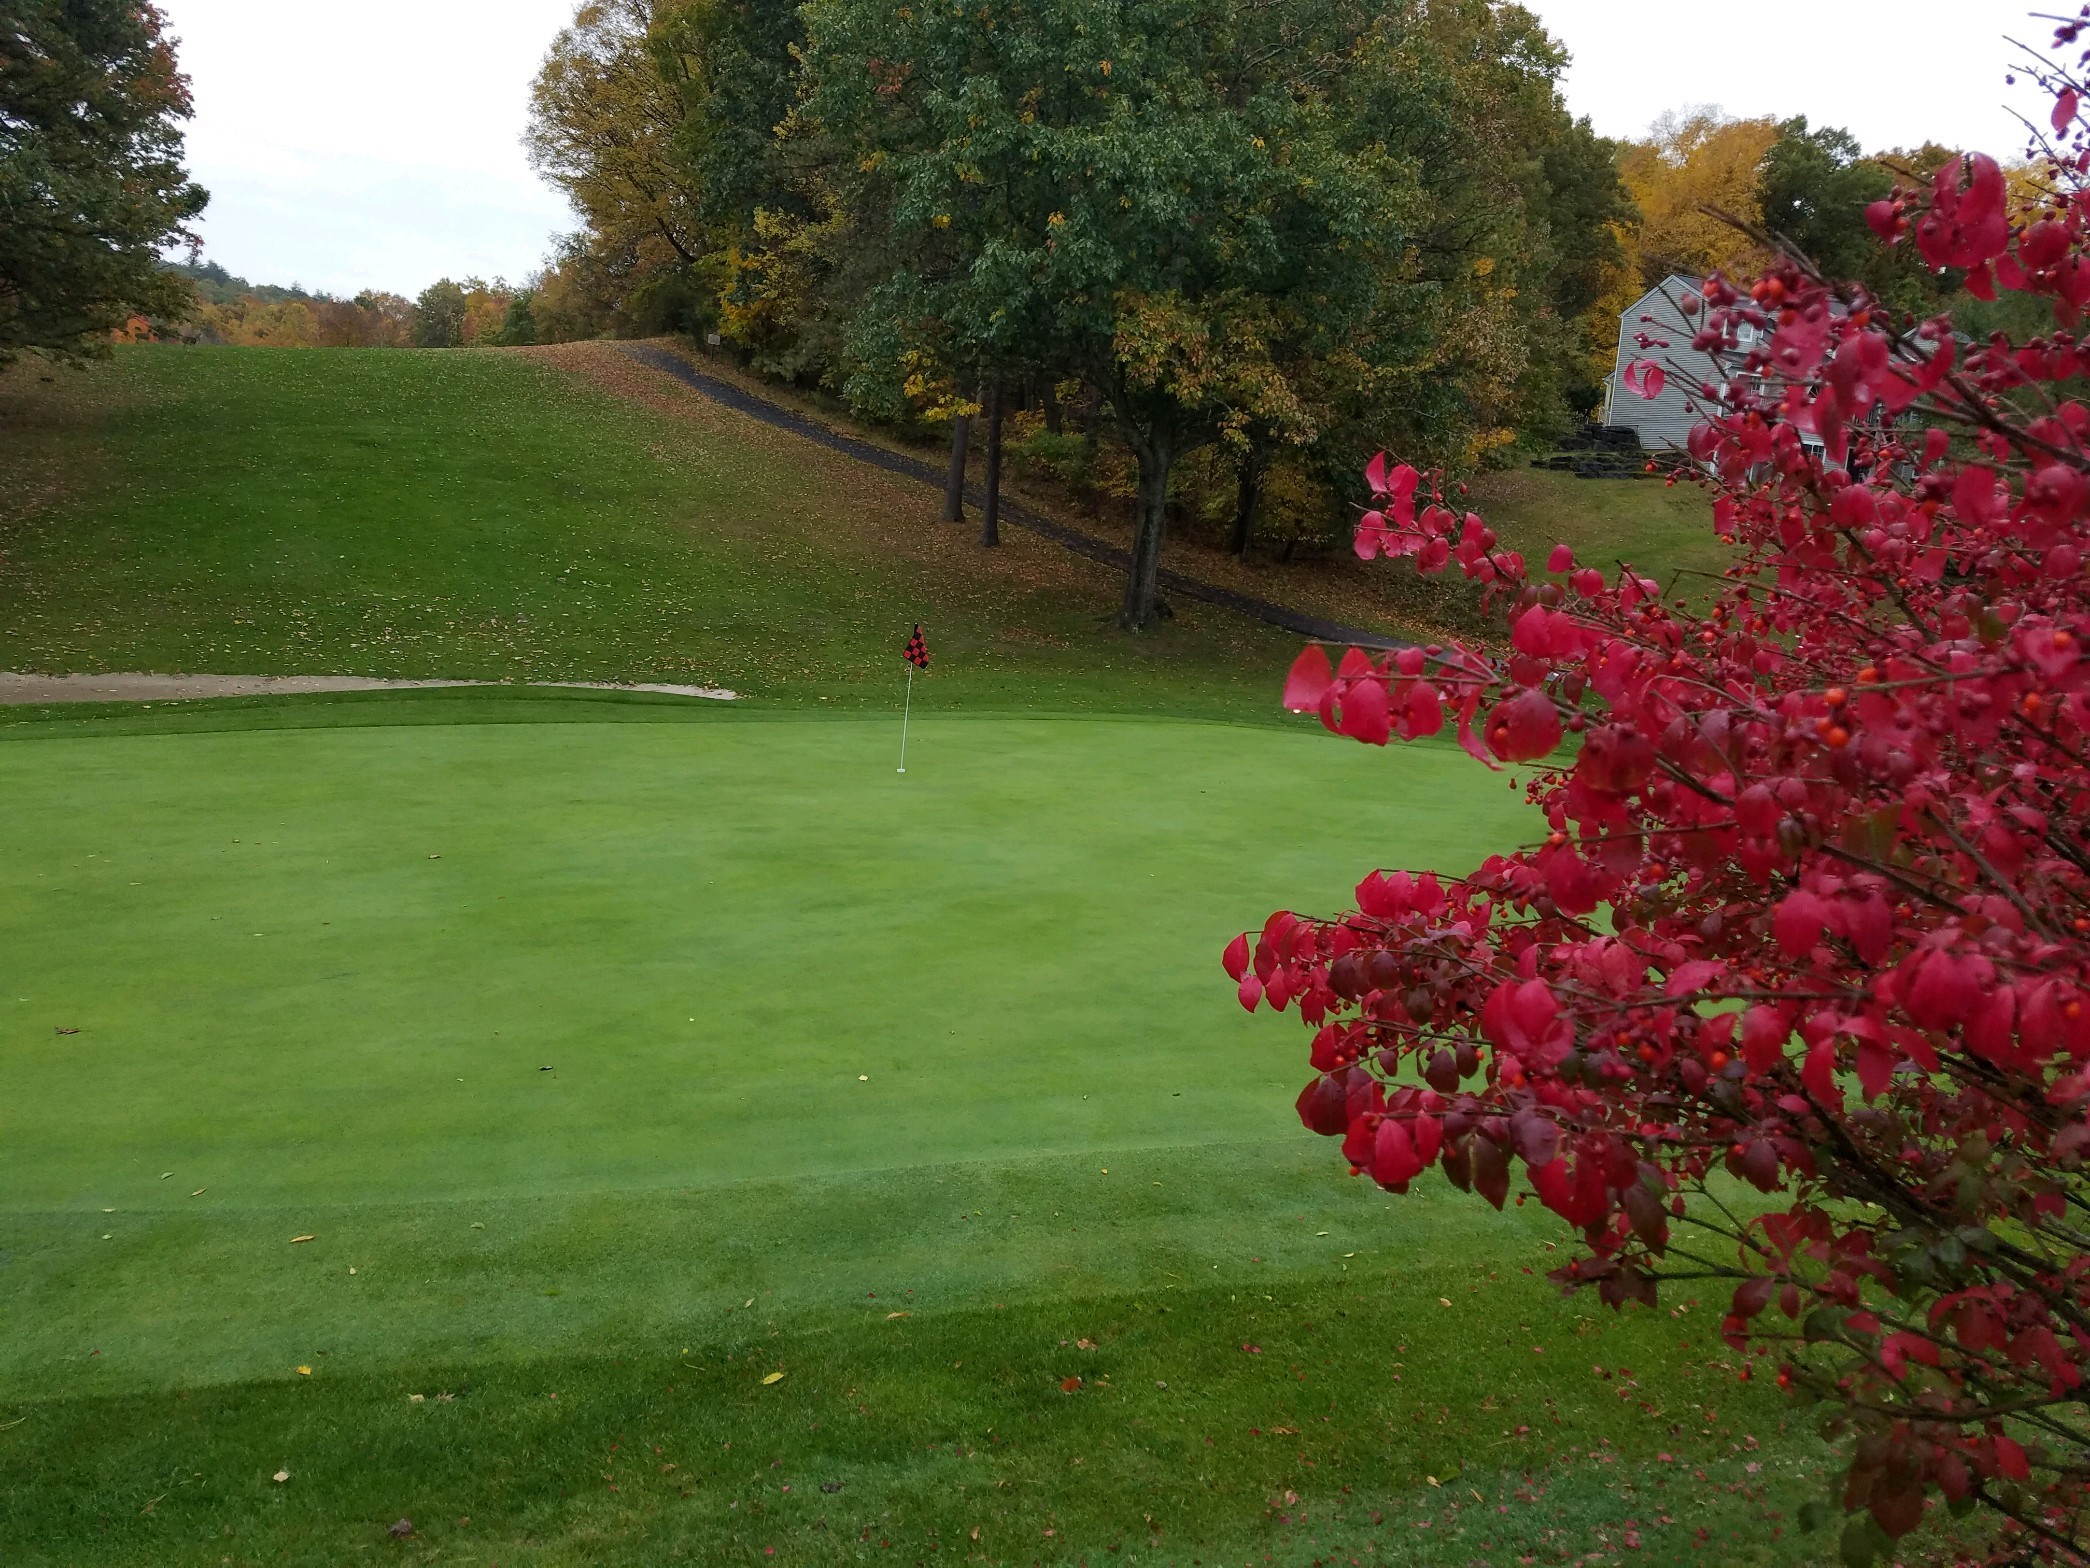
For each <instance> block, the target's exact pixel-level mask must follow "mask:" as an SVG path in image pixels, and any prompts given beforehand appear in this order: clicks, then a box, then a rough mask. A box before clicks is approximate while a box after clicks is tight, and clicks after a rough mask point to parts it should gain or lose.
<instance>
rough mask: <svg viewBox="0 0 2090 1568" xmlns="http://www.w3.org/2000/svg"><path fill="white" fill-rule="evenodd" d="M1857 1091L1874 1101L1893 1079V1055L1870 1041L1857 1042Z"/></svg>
mask: <svg viewBox="0 0 2090 1568" xmlns="http://www.w3.org/2000/svg"><path fill="white" fill-rule="evenodd" d="M1857 1065H1858V1090H1859V1092H1860V1093H1862V1094H1863V1095H1864V1096H1865V1098H1866V1099H1868V1100H1876V1099H1878V1098H1879V1097H1880V1095H1881V1094H1882V1093H1884V1092H1885V1090H1886V1087H1887V1085H1888V1084H1889V1083H1890V1082H1891V1081H1892V1080H1893V1077H1894V1053H1893V1052H1891V1051H1889V1050H1888V1049H1887V1048H1886V1047H1885V1046H1884V1045H1880V1044H1877V1043H1876V1042H1874V1041H1871V1040H1860V1041H1859V1042H1858V1064H1857Z"/></svg>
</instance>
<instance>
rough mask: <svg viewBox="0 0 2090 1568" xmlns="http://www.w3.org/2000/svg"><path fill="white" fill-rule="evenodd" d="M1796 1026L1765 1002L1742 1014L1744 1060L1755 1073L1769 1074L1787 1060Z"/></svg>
mask: <svg viewBox="0 0 2090 1568" xmlns="http://www.w3.org/2000/svg"><path fill="white" fill-rule="evenodd" d="M1791 1038H1792V1025H1791V1024H1790V1023H1789V1022H1787V1021H1786V1017H1785V1015H1784V1014H1783V1013H1781V1012H1779V1011H1778V1009H1777V1008H1775V1007H1766V1006H1764V1005H1763V1004H1762V1003H1758V1004H1757V1005H1756V1006H1754V1007H1752V1008H1750V1009H1749V1010H1748V1011H1747V1012H1745V1013H1744V1014H1742V1059H1743V1060H1744V1061H1746V1062H1747V1063H1748V1064H1749V1070H1750V1071H1751V1072H1758V1073H1767V1072H1769V1071H1770V1070H1771V1069H1772V1068H1774V1067H1776V1066H1777V1065H1778V1064H1779V1063H1780V1062H1782V1061H1784V1060H1785V1042H1786V1041H1787V1040H1789V1039H1791Z"/></svg>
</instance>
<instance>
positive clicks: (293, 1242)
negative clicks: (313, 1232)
mask: <svg viewBox="0 0 2090 1568" xmlns="http://www.w3.org/2000/svg"><path fill="white" fill-rule="evenodd" d="M191 1196H194V1194H191ZM317 1240H319V1238H318V1237H317V1236H293V1237H291V1238H290V1244H291V1245H292V1246H293V1247H295V1246H296V1245H297V1244H298V1243H299V1242H301V1241H317Z"/></svg>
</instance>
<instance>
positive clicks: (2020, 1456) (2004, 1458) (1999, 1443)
mask: <svg viewBox="0 0 2090 1568" xmlns="http://www.w3.org/2000/svg"><path fill="white" fill-rule="evenodd" d="M1996 1469H1997V1470H1998V1471H1999V1472H2001V1474H2002V1475H2003V1476H2004V1478H2005V1479H2007V1480H2011V1481H2029V1480H2031V1479H2032V1466H2031V1465H2030V1463H2028V1462H2027V1461H2026V1459H2025V1451H2024V1449H2022V1448H2020V1447H2019V1446H2018V1445H2017V1444H2016V1443H2015V1442H2013V1441H2012V1440H2011V1439H2010V1438H2007V1437H1998V1438H1997V1439H1996Z"/></svg>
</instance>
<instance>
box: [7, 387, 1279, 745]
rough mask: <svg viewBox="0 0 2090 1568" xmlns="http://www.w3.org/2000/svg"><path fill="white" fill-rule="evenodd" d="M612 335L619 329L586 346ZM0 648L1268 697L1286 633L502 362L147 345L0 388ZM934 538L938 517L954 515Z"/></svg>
mask: <svg viewBox="0 0 2090 1568" xmlns="http://www.w3.org/2000/svg"><path fill="white" fill-rule="evenodd" d="M604 352H607V351H604ZM0 432H4V435H0V471H4V473H5V474H6V476H7V477H8V479H10V480H12V481H14V482H11V483H0V669H17V670H22V669H27V670H124V669H145V670H161V671H203V672H223V673H236V674H357V675H379V676H398V677H457V678H475V679H497V680H505V679H531V678H535V679H584V680H675V681H692V680H694V681H697V682H700V683H703V684H710V685H724V686H730V687H733V688H735V689H738V690H743V691H746V692H748V693H750V694H751V695H752V696H753V697H754V698H755V699H756V700H757V701H760V702H762V703H765V704H779V703H781V704H794V705H805V704H820V703H826V704H828V705H830V706H833V705H841V706H848V705H851V704H855V703H871V704H873V705H883V704H885V703H887V702H888V701H890V700H891V697H892V695H893V688H894V684H895V677H896V676H897V675H898V673H899V670H900V665H899V660H898V654H899V649H900V646H901V644H902V643H903V642H904V641H905V639H906V636H907V632H908V628H909V627H910V626H911V625H912V624H913V623H914V622H915V621H921V622H922V623H924V625H925V626H926V627H927V628H928V632H929V637H930V647H931V650H932V653H933V654H934V655H935V664H934V669H933V674H932V682H933V684H932V686H931V689H930V693H929V694H928V695H929V696H930V700H931V701H932V702H933V701H943V702H946V703H949V704H953V705H959V706H965V707H979V706H987V707H994V706H1017V707H1025V708H1029V707H1036V706H1040V705H1042V706H1047V707H1055V708H1064V707H1072V708H1082V707H1091V706H1106V707H1119V708H1122V707H1125V706H1128V705H1129V706H1134V707H1148V706H1153V705H1155V704H1157V703H1158V704H1160V705H1163V706H1169V707H1173V708H1177V709H1182V708H1186V707H1187V708H1188V709H1190V710H1192V711H1208V712H1209V711H1221V712H1229V713H1233V712H1240V711H1244V710H1245V709H1246V708H1247V707H1249V706H1256V707H1263V708H1265V709H1266V711H1267V704H1268V702H1269V694H1270V693H1273V692H1274V691H1275V690H1276V689H1277V688H1276V686H1275V685H1274V684H1272V676H1271V674H1270V673H1269V672H1271V671H1273V670H1274V671H1276V672H1277V673H1278V675H1279V676H1281V674H1282V670H1283V667H1284V664H1285V663H1286V662H1288V660H1289V656H1290V654H1289V650H1290V648H1291V646H1292V643H1293V641H1294V640H1293V639H1287V638H1284V637H1281V636H1279V635H1278V634H1276V633H1273V632H1269V631H1267V630H1266V629H1264V628H1260V627H1257V626H1255V625H1254V624H1252V623H1249V622H1245V621H1242V620H1241V619H1239V618H1238V617H1234V616H1231V615H1226V614H1223V613H1221V612H1217V611H1213V610H1209V609H1206V608H1204V607H1201V606H1198V605H1195V604H1185V605H1182V606H1180V607H1179V613H1178V618H1177V619H1176V620H1175V621H1174V622H1173V623H1172V624H1171V625H1170V626H1169V627H1168V628H1167V630H1166V631H1165V633H1163V634H1162V635H1160V636H1156V637H1150V638H1144V639H1136V640H1127V639H1123V638H1120V637H1118V636H1116V635H1115V634H1114V633H1112V632H1110V631H1109V630H1108V628H1107V621H1108V618H1109V615H1110V612H1111V611H1112V610H1113V609H1114V608H1115V604H1116V594H1117V591H1118V588H1117V582H1116V579H1115V577H1114V575H1113V574H1112V573H1110V572H1109V571H1107V570H1105V569H1103V568H1101V567H1098V566H1095V565H1093V564H1091V563H1088V562H1085V561H1082V560H1080V559H1079V558H1077V557H1074V556H1071V555H1068V554H1067V553H1066V552H1064V551H1062V550H1059V549H1058V548H1057V547H1055V546H1051V545H1047V544H1044V543H1042V542H1040V541H1037V540H1035V539H1033V538H1031V537H1030V536H1028V535H1024V534H1021V533H1017V534H1015V535H1014V536H1013V537H1012V538H1011V539H1010V541H1009V542H1008V543H1007V544H1006V545H1005V546H1004V547H1003V548H1002V550H1001V551H999V552H997V553H996V554H995V555H993V556H991V557H983V556H982V554H981V553H980V552H978V551H976V550H974V549H971V548H969V547H966V546H964V545H963V544H962V542H961V541H962V540H963V536H964V530H955V531H954V530H952V529H951V528H949V527H948V526H947V525H945V524H942V523H940V522H939V521H937V501H936V498H935V496H934V495H933V494H931V493H930V492H929V491H928V490H926V489H924V488H922V487H919V486H911V485H907V484H905V483H903V482H901V481H898V480H893V479H890V478H887V477H884V476H880V475H877V474H873V473H867V472H865V471H863V470H861V469H859V468H858V467H857V466H856V465H853V464H851V463H849V462H848V461H847V460H846V459H843V458H840V457H836V456H832V455H830V454H826V453H822V452H820V451H819V450H818V449H816V448H814V447H812V446H810V445H809V444H807V443H805V442H801V441H797V440H794V439H792V438H790V437H788V436H784V435H782V434H780V433H776V432H770V431H765V430H763V429H762V428H761V427H758V426H754V425H752V424H750V423H749V422H747V421H742V420H738V419H732V418H730V417H729V416H717V417H713V418H710V419H709V420H708V422H707V421H706V420H704V419H701V418H699V419H670V418H664V417H662V416H661V415H659V414H657V413H655V412H654V411H652V410H650V409H647V408H645V407H643V406H639V405H636V404H634V403H631V402H629V401H627V400H624V399H620V398H618V397H615V396H613V395H611V394H609V393H608V392H605V391H603V390H600V389H599V388H597V387H596V386H595V385H594V384H593V383H591V382H590V381H588V380H586V379H584V378H581V377H578V376H575V375H571V374H568V373H565V372H562V371H560V370H558V369H556V368H553V367H551V366H549V365H547V364H544V363H541V362H539V361H536V360H533V359H529V358H525V357H523V356H519V355H515V354H507V353H469V352H460V353H449V354H401V353H396V352H389V351H384V350H371V351H350V350H340V351H327V352H316V351H313V352H293V351H282V352H273V353H261V352H255V351H251V350H242V349H226V348H194V349H178V348H166V347H152V348H139V349H132V350H127V351H121V352H119V354H118V356H117V358H116V360H115V361H114V363H113V364H109V365H103V366H97V367H94V368H92V369H90V370H88V371H86V372H84V373H61V374H60V378H59V379H58V380H56V381H52V382H48V383H47V382H43V381H40V380H37V379H35V378H34V376H32V375H29V374H18V375H16V376H15V377H13V378H12V379H11V380H10V381H7V382H0ZM954 535H955V537H954Z"/></svg>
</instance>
